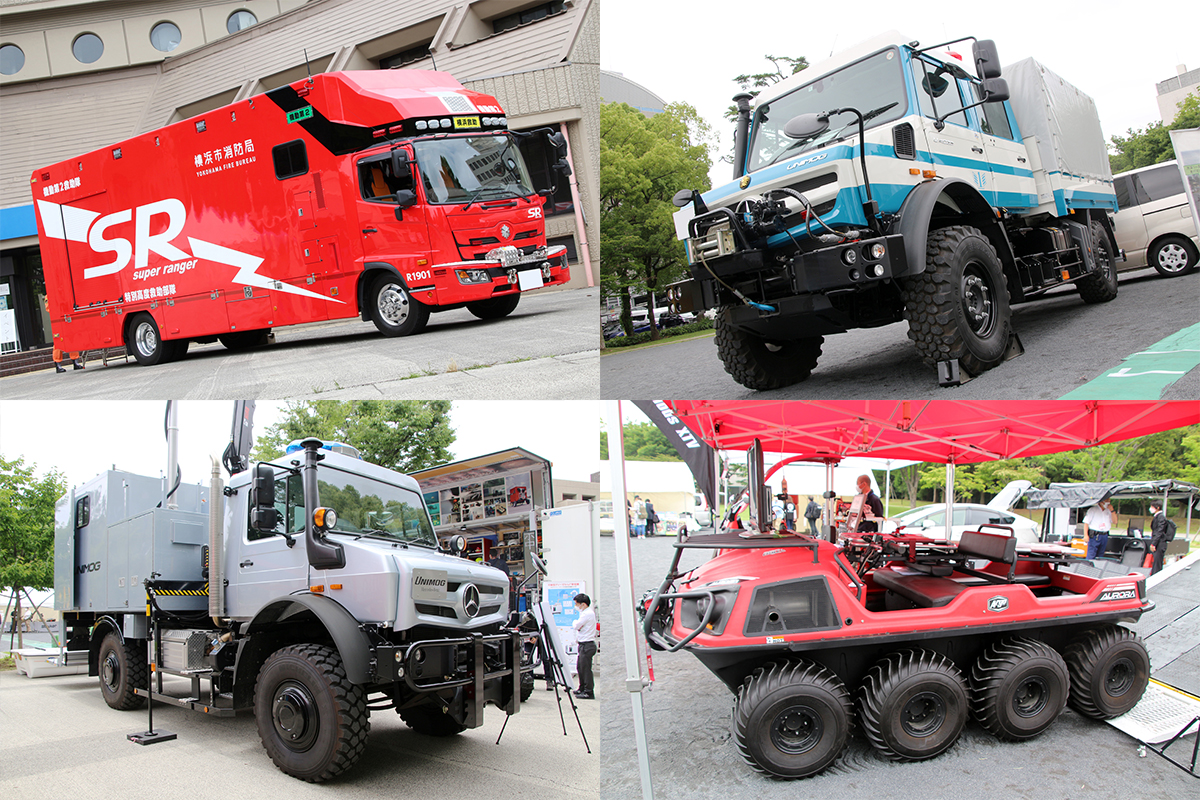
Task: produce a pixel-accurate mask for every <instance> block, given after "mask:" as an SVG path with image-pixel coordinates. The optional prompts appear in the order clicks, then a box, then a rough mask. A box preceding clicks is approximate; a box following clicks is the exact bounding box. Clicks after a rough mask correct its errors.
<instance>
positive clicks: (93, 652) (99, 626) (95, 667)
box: [88, 616, 125, 678]
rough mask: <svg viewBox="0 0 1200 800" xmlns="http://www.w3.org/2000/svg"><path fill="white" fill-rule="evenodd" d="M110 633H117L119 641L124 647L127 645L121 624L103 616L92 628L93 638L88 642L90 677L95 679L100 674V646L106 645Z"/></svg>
mask: <svg viewBox="0 0 1200 800" xmlns="http://www.w3.org/2000/svg"><path fill="white" fill-rule="evenodd" d="M110 633H115V634H116V635H117V641H119V642H120V643H121V644H122V645H124V644H125V631H123V630H122V629H121V623H119V622H118V621H117V620H116V618H114V617H109V616H103V617H100V619H98V620H96V624H95V625H93V626H92V633H91V638H90V640H89V641H88V675H89V676H90V677H93V678H94V677H96V676H97V675H99V674H100V645H101V644H103V643H104V639H105V637H107V636H108V634H110Z"/></svg>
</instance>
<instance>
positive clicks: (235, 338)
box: [217, 328, 271, 353]
mask: <svg viewBox="0 0 1200 800" xmlns="http://www.w3.org/2000/svg"><path fill="white" fill-rule="evenodd" d="M270 335H271V329H270V328H259V329H258V330H253V331H230V332H229V333H223V334H221V335H220V336H218V337H217V340H218V341H219V342H220V343H221V344H222V345H224V347H225V349H226V350H232V351H233V352H235V353H236V352H239V351H242V350H250V349H251V348H254V347H262V346H263V345H265V344H266V343H267V341H268V339H269V338H270Z"/></svg>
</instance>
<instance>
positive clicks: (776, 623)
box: [745, 578, 840, 636]
mask: <svg viewBox="0 0 1200 800" xmlns="http://www.w3.org/2000/svg"><path fill="white" fill-rule="evenodd" d="M836 613H837V612H836V608H835V607H834V604H833V598H832V597H831V596H830V594H829V587H828V586H827V585H826V584H825V579H824V578H804V579H801V580H796V581H790V582H785V583H776V584H770V585H767V586H759V587H758V588H756V589H755V590H754V596H753V597H751V598H750V612H749V614H748V615H747V617H746V627H745V634H746V636H762V635H764V634H769V633H780V632H784V631H805V630H824V629H829V628H836V627H838V626H839V624H840V623H839V620H838V619H837V617H836Z"/></svg>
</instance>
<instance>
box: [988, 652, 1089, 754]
mask: <svg viewBox="0 0 1200 800" xmlns="http://www.w3.org/2000/svg"><path fill="white" fill-rule="evenodd" d="M1070 685H1071V678H1070V676H1069V675H1068V674H1067V665H1066V663H1065V662H1064V661H1063V659H1062V656H1060V655H1059V654H1058V652H1057V651H1055V649H1054V648H1053V647H1051V646H1050V645H1048V644H1046V643H1045V642H1039V641H1037V640H1036V639H1027V638H1024V637H1013V638H1011V639H1005V640H1003V641H999V642H993V643H992V644H990V645H988V646H987V648H985V649H984V651H983V654H982V655H980V656H979V660H978V661H976V662H975V665H974V666H973V667H972V669H971V711H972V714H973V715H974V717H975V719H976V721H978V722H979V724H980V725H982V726H983V727H984V728H987V730H989V731H990V732H991V733H992V734H993V735H995V736H996V737H998V738H1000V739H1008V740H1011V741H1018V740H1021V739H1032V738H1033V737H1034V736H1037V735H1038V734H1040V733H1041V732H1042V731H1044V730H1046V728H1048V727H1050V725H1051V723H1053V722H1054V720H1056V719H1058V715H1059V714H1060V713H1062V710H1063V708H1064V707H1065V706H1066V704H1067V694H1068V693H1069V690H1070Z"/></svg>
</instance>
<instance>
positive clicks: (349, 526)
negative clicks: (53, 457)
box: [54, 416, 532, 781]
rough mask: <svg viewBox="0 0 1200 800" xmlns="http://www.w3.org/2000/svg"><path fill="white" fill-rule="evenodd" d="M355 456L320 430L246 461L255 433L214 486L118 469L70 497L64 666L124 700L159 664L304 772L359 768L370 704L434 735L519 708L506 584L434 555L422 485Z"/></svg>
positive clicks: (191, 693)
mask: <svg viewBox="0 0 1200 800" xmlns="http://www.w3.org/2000/svg"><path fill="white" fill-rule="evenodd" d="M235 419H236V416H235ZM235 429H236V422H235ZM347 450H348V448H345V447H344V446H333V447H332V449H331V448H330V446H329V445H325V444H323V443H322V442H319V441H317V440H314V439H310V440H306V441H304V442H302V443H299V446H298V447H297V448H296V449H295V451H294V452H290V453H288V454H287V455H285V456H284V457H282V458H279V459H277V460H275V461H272V462H269V463H267V462H263V463H259V464H255V465H254V467H253V469H246V466H247V464H246V459H245V457H244V454H245V453H248V452H249V448H248V446H247V447H246V448H245V449H244V451H243V455H242V457H241V458H240V461H241V463H240V465H239V466H240V469H238V468H236V467H235V468H234V469H237V471H236V472H235V474H233V475H232V476H231V478H230V481H229V484H228V486H224V487H223V486H222V482H221V476H220V468H219V466H218V465H216V464H215V463H214V465H213V475H212V483H211V484H210V485H209V486H202V485H195V484H181V483H179V482H178V481H176V482H175V485H174V487H168V486H166V485H164V482H163V481H162V480H161V479H158V478H149V477H144V476H140V475H135V474H132V473H129V472H123V471H119V470H110V471H107V472H105V473H103V474H101V475H99V476H98V477H96V478H94V479H92V480H90V481H88V482H86V483H84V484H83V485H82V486H80V487H79V488H77V489H73V490H71V491H70V492H68V493H67V495H65V496H64V497H63V498H62V499H60V500H59V501H58V505H57V507H56V509H55V553H54V578H55V580H54V585H55V586H54V607H55V608H56V609H58V610H59V611H61V612H62V615H63V625H64V629H65V632H66V637H65V638H66V640H67V644H66V649H67V651H68V652H67V659H68V661H71V660H72V659H74V658H79V659H81V660H84V659H86V661H87V663H88V666H89V674H91V675H98V676H99V678H100V691H101V694H102V695H103V696H104V699H105V701H106V702H107V703H108V705H109V706H111V707H113V708H116V709H120V710H127V709H133V708H138V707H140V706H143V705H144V704H145V700H146V697H147V692H148V689H149V688H150V681H151V680H152V679H153V677H154V676H155V675H157V676H158V680H157V681H156V684H157V685H155V686H154V687H153V691H154V697H153V699H154V700H155V701H165V702H169V703H173V704H175V705H179V706H182V707H185V708H191V709H195V710H197V711H202V712H204V713H207V714H211V715H214V716H231V715H233V714H235V713H236V712H238V711H247V710H253V712H254V715H255V717H256V721H257V726H258V733H259V736H260V738H261V740H262V744H263V747H264V748H265V749H266V750H267V753H268V755H270V757H271V759H272V760H273V761H274V762H275V764H276V766H278V767H279V769H280V770H282V771H283V772H285V773H287V774H289V775H292V776H294V777H297V778H300V779H302V780H307V781H324V780H327V779H329V778H332V777H334V776H336V775H338V774H340V773H342V772H343V771H345V770H346V769H349V768H350V767H351V766H353V765H354V764H355V763H356V762H357V761H358V759H359V757H360V756H361V755H362V752H363V750H364V748H365V747H366V742H367V732H368V730H369V729H370V722H369V714H370V712H371V711H376V712H378V711H380V710H383V709H395V711H396V712H397V713H399V714H400V716H401V717H402V718H403V719H404V721H405V722H406V723H407V724H408V725H409V727H411V728H413V729H414V730H415V731H417V732H418V733H424V734H428V735H432V736H450V735H453V734H457V733H459V732H461V731H463V730H465V729H467V728H475V727H478V726H480V725H482V724H483V710H484V706H485V705H486V704H488V703H492V704H495V705H496V706H499V707H500V708H501V709H503V710H504V711H505V712H506V713H507V714H514V713H516V712H517V711H518V710H519V709H520V703H521V692H520V689H519V681H520V674H521V670H522V666H521V634H520V632H519V631H517V630H516V629H515V628H508V627H506V619H507V616H508V577H507V576H506V575H505V574H504V573H502V572H501V571H499V570H497V569H494V568H492V567H489V566H487V565H484V564H476V563H474V562H472V561H469V560H467V559H465V558H461V557H458V556H457V555H451V554H449V553H447V552H444V551H442V550H441V549H440V548H439V545H438V539H437V537H436V536H435V534H434V530H433V525H432V523H431V521H430V517H429V512H428V511H427V510H426V507H425V503H424V500H423V498H422V494H421V489H420V487H419V486H418V484H417V482H416V481H415V480H413V479H412V478H411V477H409V476H407V475H402V474H400V473H397V472H393V471H391V470H388V469H385V468H383V467H379V466H376V465H374V464H370V463H368V462H366V461H363V460H361V459H360V458H357V457H355V456H354V455H351V454H347V453H346V451H347ZM235 463H236V462H235ZM226 464H227V466H228V464H229V459H228V453H227V458H226ZM174 471H175V470H174V469H170V470H169V472H174ZM231 471H233V470H232V469H231ZM460 545H461V543H460ZM456 552H457V553H459V554H461V546H460V547H459V548H458V549H457V550H456ZM527 669H530V670H531V669H532V667H527ZM164 674H165V675H168V676H174V677H173V678H171V682H170V683H169V684H168V685H166V686H165V687H164V685H163V681H162V676H163V675H164ZM180 678H183V679H186V680H180ZM164 688H165V692H164ZM368 703H370V705H368Z"/></svg>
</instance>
